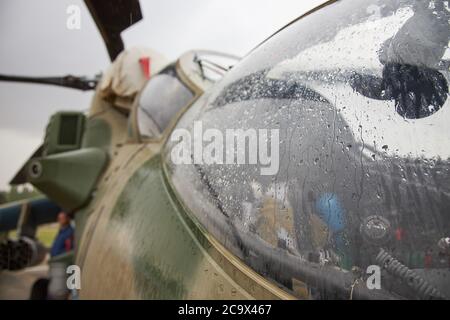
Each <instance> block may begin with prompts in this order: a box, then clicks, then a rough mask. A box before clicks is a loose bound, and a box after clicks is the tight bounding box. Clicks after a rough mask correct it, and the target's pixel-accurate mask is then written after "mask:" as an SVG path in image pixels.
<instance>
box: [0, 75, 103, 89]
mask: <svg viewBox="0 0 450 320" xmlns="http://www.w3.org/2000/svg"><path fill="white" fill-rule="evenodd" d="M0 81H11V82H24V83H37V84H51V85H55V86H60V87H66V88H72V89H78V90H82V91H87V90H94V89H95V87H96V86H97V83H98V81H99V76H97V77H95V78H92V79H88V78H86V77H76V76H72V75H67V76H64V77H28V76H12V75H4V74H0Z"/></svg>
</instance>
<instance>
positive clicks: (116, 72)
mask: <svg viewBox="0 0 450 320" xmlns="http://www.w3.org/2000/svg"><path fill="white" fill-rule="evenodd" d="M111 3H112V2H108V4H106V3H103V2H100V1H89V0H86V4H87V6H88V8H89V10H90V11H91V13H92V15H93V17H94V19H95V21H96V23H97V25H98V27H99V29H100V31H101V34H102V36H103V38H104V40H105V43H106V45H107V48H108V52H109V54H110V56H111V60H112V61H113V63H112V65H111V68H110V69H109V70H108V71H107V72H106V73H105V74H104V75H103V76H102V78H101V79H83V78H76V77H72V76H70V77H66V78H62V79H61V78H59V79H48V78H47V79H24V78H21V79H18V78H14V77H7V78H6V77H5V78H4V79H5V80H13V81H16V80H17V81H38V82H48V83H50V84H57V85H63V86H72V87H77V88H79V89H86V88H87V89H94V88H95V90H96V91H95V95H94V98H93V100H92V104H91V107H90V110H89V113H88V114H87V115H85V114H83V113H79V112H59V113H57V114H55V115H53V116H52V117H51V119H50V121H49V124H48V127H47V130H46V132H45V138H44V143H43V145H42V147H41V148H39V149H38V150H37V151H36V152H35V153H34V154H33V155H32V156H31V158H30V159H29V161H27V163H26V164H25V165H24V167H23V168H22V169H21V170H20V171H19V172H18V174H17V175H16V176H15V177H14V179H13V180H12V181H11V183H12V184H22V183H31V184H32V185H33V186H35V187H36V188H37V189H39V190H40V191H41V192H42V193H43V194H44V195H45V198H42V199H37V200H33V201H29V202H25V203H21V204H15V205H9V206H3V207H1V208H0V232H2V231H8V230H12V229H16V228H18V230H19V235H20V236H21V238H20V240H19V241H12V240H9V241H8V242H7V243H5V244H4V245H3V247H2V248H3V249H2V250H3V253H2V254H3V256H2V257H1V259H2V267H3V268H9V269H19V268H24V267H26V266H29V265H31V264H33V263H37V262H38V261H39V260H40V259H42V254H39V252H40V250H39V244H38V243H37V242H36V241H35V240H34V238H35V237H34V234H35V230H36V227H37V226H38V225H40V224H43V223H48V222H51V221H54V220H55V217H56V214H57V213H58V212H59V210H61V209H63V210H65V211H67V212H70V213H71V214H73V216H74V220H75V224H76V234H75V243H76V246H75V250H74V251H73V252H70V253H68V254H64V255H62V256H56V257H53V258H52V259H51V261H50V264H51V263H55V262H58V263H63V264H64V265H67V266H68V265H76V266H78V267H79V268H80V270H81V289H80V290H79V297H80V298H81V299H448V298H450V238H449V237H450V179H449V178H450V162H449V159H450V154H449V150H450V130H449V127H448V120H449V119H450V106H449V104H450V102H449V99H448V95H449V89H448V82H449V80H450V71H449V62H448V61H449V58H450V54H449V47H448V44H449V41H450V27H449V4H448V1H414V0H400V1H397V0H361V1H358V2H354V1H345V0H343V1H328V2H326V3H325V4H323V5H321V6H320V7H318V8H316V9H314V10H312V11H310V12H308V13H307V14H305V15H303V16H301V17H299V18H298V19H296V20H295V21H293V22H291V23H290V24H288V25H287V26H286V27H284V28H282V29H281V30H279V31H278V32H276V33H275V34H274V35H272V36H271V37H269V38H268V39H267V40H266V41H264V42H263V43H262V44H260V45H259V46H258V47H256V48H255V49H254V50H253V51H252V52H250V53H249V54H248V55H247V56H246V57H245V58H244V59H239V58H237V57H234V56H231V55H227V54H222V53H215V52H210V51H198V50H194V51H191V52H188V53H186V54H184V55H182V56H181V57H180V58H179V59H178V60H177V61H176V62H173V63H166V62H165V61H164V59H163V58H161V57H160V56H159V55H158V54H157V53H155V52H153V51H139V50H138V51H134V52H130V51H126V50H125V51H123V49H124V48H123V43H122V41H121V38H120V32H121V31H122V30H124V29H125V28H126V27H128V26H129V24H130V23H129V18H128V17H129V16H130V14H131V15H132V16H133V17H134V20H133V21H137V19H140V17H141V14H140V9H139V3H138V2H137V1H115V2H114V5H112V4H111ZM119 9H120V10H119ZM318 26H320V27H318ZM223 61H227V62H223ZM150 70H151V72H150ZM118 79H122V81H118ZM229 130H232V131H229ZM229 132H231V134H227V133H229ZM269 133H272V135H269ZM222 142H224V143H225V145H223V143H222ZM239 143H241V144H239ZM267 144H268V146H267ZM252 145H256V146H257V147H256V149H254V150H256V154H257V156H256V157H255V156H254V155H255V153H254V152H253V151H254V150H253V149H252ZM229 148H231V151H230V150H229ZM252 150H253V151H252ZM261 150H263V151H264V150H265V153H264V152H262V151H261ZM239 159H241V160H242V161H239ZM228 160H230V161H228ZM264 160H268V161H264ZM268 167H270V168H269V169H272V168H275V171H272V170H266V171H264V170H263V169H268ZM5 252H7V253H8V254H6V253H5ZM5 256H7V257H5ZM377 276H378V277H377Z"/></svg>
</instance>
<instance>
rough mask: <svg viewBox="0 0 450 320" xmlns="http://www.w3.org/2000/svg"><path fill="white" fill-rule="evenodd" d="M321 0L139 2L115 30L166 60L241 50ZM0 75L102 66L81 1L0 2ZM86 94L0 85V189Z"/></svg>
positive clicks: (102, 52)
mask: <svg viewBox="0 0 450 320" xmlns="http://www.w3.org/2000/svg"><path fill="white" fill-rule="evenodd" d="M322 2H324V1H323V0H281V1H280V0H220V1H219V0H164V1H155V0H141V8H142V11H143V16H144V19H143V20H142V21H140V22H139V23H137V24H135V25H134V26H133V27H131V28H130V29H128V30H126V31H125V32H123V33H122V37H123V39H124V41H125V46H126V47H130V46H147V47H151V48H154V49H156V50H158V51H159V52H161V53H163V54H164V55H165V56H167V57H168V58H169V59H172V60H174V59H176V58H177V57H178V56H179V55H181V54H182V53H183V52H185V51H187V50H189V49H194V48H195V49H211V50H218V51H223V52H228V53H233V54H236V55H241V56H242V55H245V54H246V53H247V52H248V51H249V50H251V49H252V48H253V47H255V46H256V45H257V44H258V43H260V42H261V41H263V40H264V39H265V38H267V37H268V36H270V35H271V34H272V33H273V32H275V31H276V30H278V29H279V28H281V27H283V26H284V25H285V24H287V23H288V22H290V21H291V20H293V19H295V18H296V17H298V16H300V15H301V14H303V13H304V12H306V11H308V10H309V9H312V8H313V7H315V6H317V5H318V4H320V3H322ZM72 4H75V5H79V6H80V8H81V29H80V30H68V29H67V28H66V20H67V17H68V14H67V13H66V10H67V7H68V6H69V5H72ZM0 41H1V42H0V43H1V45H0V57H1V58H0V73H4V74H17V75H39V76H54V75H65V74H69V73H70V74H74V75H87V76H93V75H95V74H97V73H99V72H101V71H103V70H104V69H105V68H106V67H107V66H108V64H109V59H108V55H107V52H106V49H105V47H104V45H103V42H102V40H101V37H100V34H99V33H98V31H97V29H96V26H95V24H94V22H93V20H92V19H91V17H90V15H89V12H88V11H87V9H86V7H85V5H84V3H83V1H81V0H78V1H77V0H35V1H30V0H2V1H0ZM91 96H92V93H83V92H80V91H77V90H72V89H65V88H58V87H52V86H44V85H31V84H13V83H5V82H0V150H1V151H0V152H1V157H0V189H4V188H6V187H7V184H8V181H9V180H10V179H11V178H12V177H13V175H14V174H15V172H16V171H17V170H18V169H19V168H20V167H21V166H22V164H23V163H24V161H25V160H26V159H27V158H28V157H29V156H30V154H31V153H32V152H33V151H34V149H36V148H37V147H38V146H39V144H40V143H41V141H42V138H43V134H44V128H45V126H46V124H47V121H48V118H49V116H50V115H51V114H52V113H54V112H56V111H58V110H87V109H88V107H89V102H90V98H91Z"/></svg>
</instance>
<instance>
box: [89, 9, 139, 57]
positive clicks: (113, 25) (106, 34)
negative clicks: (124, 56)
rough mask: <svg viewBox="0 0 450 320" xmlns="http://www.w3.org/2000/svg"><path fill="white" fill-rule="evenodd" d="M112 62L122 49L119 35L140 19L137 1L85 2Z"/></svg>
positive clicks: (122, 45)
mask: <svg viewBox="0 0 450 320" xmlns="http://www.w3.org/2000/svg"><path fill="white" fill-rule="evenodd" d="M84 2H85V3H86V6H87V7H88V9H89V12H90V13H91V15H92V18H93V19H94V21H95V23H96V25H97V27H98V29H99V31H100V33H101V35H102V37H103V40H104V41H105V45H106V48H107V50H108V54H109V57H110V58H111V61H113V60H114V59H115V58H116V57H117V56H118V55H119V53H120V52H121V51H122V50H123V49H124V44H123V40H122V37H121V35H120V33H121V32H122V31H123V30H125V29H127V28H128V27H130V26H131V25H133V24H135V23H136V22H138V21H140V20H141V19H142V12H141V7H140V4H139V0H109V1H104V0H85V1H84Z"/></svg>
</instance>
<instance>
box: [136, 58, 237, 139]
mask: <svg viewBox="0 0 450 320" xmlns="http://www.w3.org/2000/svg"><path fill="white" fill-rule="evenodd" d="M237 61H238V58H237V57H235V56H232V55H228V54H223V53H218V52H212V51H200V50H197V51H190V52H187V53H185V54H184V55H182V56H181V57H180V58H179V59H178V61H177V62H176V63H173V64H170V65H168V66H166V67H165V68H164V69H163V70H162V71H161V72H159V73H158V74H156V75H154V76H153V77H152V78H151V79H150V80H149V81H148V82H147V83H146V84H145V86H144V88H143V89H142V91H141V93H140V94H139V96H138V97H137V98H136V101H135V109H136V110H135V112H136V122H137V128H138V132H139V136H140V138H141V139H148V138H155V137H159V136H161V134H162V133H163V131H164V130H165V129H166V128H167V127H168V125H169V124H170V122H171V120H172V119H173V117H174V116H175V115H176V114H177V113H178V112H180V111H181V110H183V109H184V108H185V107H187V106H188V105H189V104H190V103H191V102H192V101H193V99H194V98H197V97H198V96H200V95H201V94H202V93H203V92H204V91H205V90H206V89H207V88H209V87H210V86H211V85H213V84H214V83H215V82H216V81H217V80H219V79H221V78H222V77H223V76H224V74H225V73H226V72H228V70H230V69H231V67H232V66H233V65H234V64H235V63H236V62H237Z"/></svg>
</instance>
